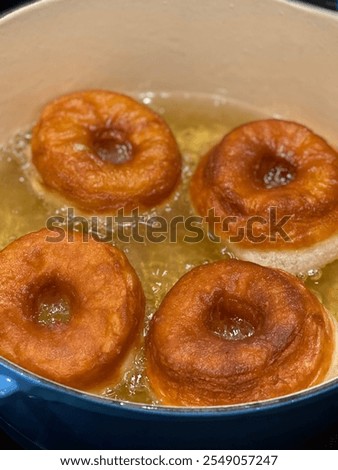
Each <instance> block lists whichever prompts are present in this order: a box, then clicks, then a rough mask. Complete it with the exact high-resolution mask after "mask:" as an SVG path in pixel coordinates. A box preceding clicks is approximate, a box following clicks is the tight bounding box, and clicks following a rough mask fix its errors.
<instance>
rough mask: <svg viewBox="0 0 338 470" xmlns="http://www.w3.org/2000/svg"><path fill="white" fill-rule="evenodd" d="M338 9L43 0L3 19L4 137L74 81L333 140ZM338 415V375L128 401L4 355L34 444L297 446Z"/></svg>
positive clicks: (8, 405)
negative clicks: (216, 396)
mask: <svg viewBox="0 0 338 470" xmlns="http://www.w3.org/2000/svg"><path fill="white" fill-rule="evenodd" d="M337 44H338V17H337V16H335V14H334V13H329V12H324V11H321V10H319V9H315V8H310V7H305V6H301V5H300V4H298V3H296V2H288V1H285V0H255V2H253V1H252V0H241V2H233V1H228V0H210V1H208V2H205V1H199V0H194V1H189V2H182V1H181V0H171V1H170V2H167V1H163V2H162V1H158V0H129V1H128V2H126V1H124V0H114V1H111V0H100V1H97V0H86V2H83V1H82V0H71V1H70V0H57V1H55V0H42V1H38V2H35V3H32V4H30V5H28V6H25V7H23V8H21V9H19V10H17V11H14V12H12V13H10V14H8V15H5V16H3V17H2V18H1V19H0V62H1V74H0V109H1V126H0V143H2V142H6V141H7V140H8V138H9V137H10V136H11V135H13V133H14V132H15V131H16V130H17V129H25V128H26V127H27V126H29V125H31V123H32V122H34V120H36V118H37V116H38V112H39V110H40V108H41V104H42V103H46V102H48V100H50V99H52V98H54V97H55V96H59V95H61V94H63V93H67V92H69V91H73V90H80V89H86V88H93V87H96V88H107V89H115V90H122V91H123V90H125V91H127V92H128V91H129V90H132V91H134V92H138V91H147V90H150V91H156V90H157V91H161V90H166V91H175V90H183V91H189V92H198V93H206V94H210V93H214V94H215V93H216V94H221V95H222V96H231V97H232V98H234V99H238V100H240V101H242V102H245V103H248V104H250V105H252V106H253V107H255V108H257V109H262V110H263V111H264V112H266V113H270V114H273V113H274V112H276V110H278V111H279V112H281V113H282V114H283V116H285V117H289V116H290V117H292V118H293V119H294V120H299V121H300V122H304V123H307V122H312V121H315V122H316V123H317V130H318V132H319V133H320V132H321V131H324V130H325V132H323V133H324V134H325V135H326V136H327V138H328V139H330V138H331V137H332V141H334V139H335V133H336V123H337V122H338V87H337V75H336V73H335V72H336V70H335V69H334V67H336V64H337V63H338V48H337V47H336V45H337ZM337 422H338V380H333V381H331V382H329V383H326V384H323V385H321V386H318V387H316V388H313V389H309V390H306V391H304V392H301V393H298V394H296V395H293V396H288V397H284V398H281V399H277V400H271V401H266V402H263V403H255V404H248V405H240V406H231V407H219V408H204V409H203V408H198V409H197V408H186V409H182V408H169V407H153V406H142V405H137V404H128V403H120V402H117V401H112V400H108V399H105V398H101V397H97V396H92V395H89V394H85V393H82V392H79V391H75V390H71V389H68V388H66V387H63V386H59V385H57V384H54V383H52V382H49V381H47V380H44V379H42V378H39V377H37V376H35V375H33V374H31V373H29V372H27V371H24V370H22V369H20V368H18V367H17V366H15V365H13V364H11V363H9V362H7V361H6V360H2V359H0V426H1V427H2V428H3V429H4V430H5V431H6V432H7V433H8V434H9V435H10V436H12V437H13V438H14V439H16V440H17V441H18V442H19V443H20V444H21V445H23V446H24V447H26V448H45V449H68V448H70V449H77V448H86V449H112V448H113V449H114V448H119V449H133V448H138V449H140V448H142V449H148V448H149V449H152V448H159V449H160V448H162V449H163V448H164V449H170V448H176V449H179V448H183V449H184V448H198V449H203V448H210V449H212V448H287V447H293V448H294V447H299V446H302V443H304V442H305V441H306V440H308V439H309V438H310V436H311V435H314V434H318V433H319V432H320V431H321V430H323V429H326V428H327V427H328V426H329V425H330V424H334V423H337Z"/></svg>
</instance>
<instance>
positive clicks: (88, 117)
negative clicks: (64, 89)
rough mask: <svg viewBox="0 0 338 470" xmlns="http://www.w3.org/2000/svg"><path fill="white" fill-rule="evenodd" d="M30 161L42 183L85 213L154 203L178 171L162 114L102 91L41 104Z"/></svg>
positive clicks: (178, 161)
mask: <svg viewBox="0 0 338 470" xmlns="http://www.w3.org/2000/svg"><path fill="white" fill-rule="evenodd" d="M32 160H33V163H34V165H35V167H36V168H37V170H38V172H39V173H40V175H41V177H42V180H43V183H44V184H45V186H46V187H48V188H50V189H52V190H55V191H56V192H58V193H59V194H61V195H63V196H64V197H65V198H66V199H68V200H69V201H71V202H73V203H74V204H76V205H77V206H78V207H80V208H81V209H83V210H85V211H87V212H107V211H112V212H116V211H117V210H118V209H119V208H124V209H125V210H127V211H130V210H132V209H134V208H136V207H140V208H141V209H145V208H150V207H153V206H155V205H158V204H160V203H162V202H163V201H164V199H166V198H167V197H168V196H169V195H170V194H171V193H172V191H173V189H174V187H175V186H176V184H177V182H178V180H179V177H180V172H181V156H180V154H179V150H178V147H177V144H176V141H175V139H174V137H173V135H172V133H171V131H170V129H169V127H168V126H167V125H166V123H165V122H164V121H163V119H162V118H161V117H160V116H158V115H157V114H156V113H155V112H154V111H152V110H151V109H149V108H148V107H146V106H145V105H143V104H140V103H138V102H136V101H135V100H133V99H132V98H129V97H128V96H124V95H120V94H117V93H113V92H110V91H103V90H91V91H83V92H79V93H73V94H71V95H66V96H62V97H61V98H59V99H56V100H55V101H53V102H51V103H50V104H48V105H47V106H46V107H45V109H44V110H43V112H42V114H41V117H40V120H39V122H38V123H37V125H36V126H35V128H34V131H33V137H32Z"/></svg>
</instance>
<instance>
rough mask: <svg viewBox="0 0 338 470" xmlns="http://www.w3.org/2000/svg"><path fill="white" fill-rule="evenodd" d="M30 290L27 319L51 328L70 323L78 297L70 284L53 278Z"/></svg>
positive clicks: (26, 312)
mask: <svg viewBox="0 0 338 470" xmlns="http://www.w3.org/2000/svg"><path fill="white" fill-rule="evenodd" d="M28 290H29V294H28V301H27V308H26V311H25V314H26V317H28V318H29V319H30V320H32V321H33V322H35V323H37V324H40V325H44V326H49V327H51V326H54V325H60V326H61V325H66V324H67V323H69V322H70V320H71V318H72V313H73V310H74V306H75V302H76V300H75V298H76V296H75V293H74V292H73V289H72V287H71V285H70V284H69V283H68V282H66V281H63V280H60V279H58V278H53V277H52V278H49V279H45V280H43V281H42V282H41V283H37V284H35V285H34V286H31V288H30V289H28Z"/></svg>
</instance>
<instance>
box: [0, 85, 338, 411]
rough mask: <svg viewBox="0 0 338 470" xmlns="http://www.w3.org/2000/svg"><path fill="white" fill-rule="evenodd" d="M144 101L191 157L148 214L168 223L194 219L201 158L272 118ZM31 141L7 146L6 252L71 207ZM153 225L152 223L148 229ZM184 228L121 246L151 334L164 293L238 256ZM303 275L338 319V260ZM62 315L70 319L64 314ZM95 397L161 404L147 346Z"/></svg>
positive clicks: (1, 169) (212, 100)
mask: <svg viewBox="0 0 338 470" xmlns="http://www.w3.org/2000/svg"><path fill="white" fill-rule="evenodd" d="M138 99H139V100H140V101H143V103H145V104H147V105H149V106H150V107H152V108H153V109H154V110H155V111H157V112H158V113H159V114H161V115H162V116H163V117H164V119H165V120H166V121H167V123H168V124H169V126H170V127H171V129H172V131H173V133H174V135H175V137H176V139H177V142H178V144H179V147H180V150H181V153H182V156H183V173H182V182H181V184H180V185H179V187H178V188H177V190H176V192H175V194H174V195H173V196H172V198H171V199H170V200H168V201H167V203H166V204H165V205H163V206H161V207H160V208H157V209H156V210H155V209H154V210H152V211H149V213H148V214H147V216H148V217H151V216H154V215H160V216H163V217H165V218H166V219H167V220H168V221H170V220H172V218H173V217H175V216H178V215H183V216H189V215H194V213H193V211H192V208H191V206H190V203H189V198H188V191H187V188H188V182H189V179H190V176H191V174H192V173H193V171H194V169H195V167H196V164H197V162H198V160H199V158H200V157H201V156H203V155H204V154H205V153H206V152H207V151H208V150H209V149H210V148H211V147H212V146H213V145H215V144H216V143H217V142H218V141H219V140H220V139H221V138H222V136H223V135H224V134H225V133H227V132H229V131H230V130H231V129H233V128H234V127H236V126H238V125H240V124H243V123H245V122H248V121H252V120H255V119H260V118H262V117H266V116H263V115H262V114H261V113H259V112H257V111H255V110H252V109H249V108H246V107H243V106H241V105H239V104H236V103H232V102H227V101H225V100H223V99H220V98H217V97H213V96H203V95H189V94H175V95H168V94H160V95H154V94H153V93H144V94H142V95H139V96H138ZM314 127H315V126H314ZM30 137H31V135H30V132H23V133H20V134H18V135H16V136H14V137H13V139H12V140H11V141H10V142H9V143H8V144H7V145H6V146H4V147H2V148H0V182H1V184H0V199H1V201H2V203H1V205H0V217H1V221H2V227H1V231H0V249H1V248H3V247H5V246H6V245H7V244H8V243H10V242H11V241H13V240H14V239H16V238H18V237H20V236H21V235H24V234H25V233H28V232H31V231H34V230H38V229H39V228H41V227H43V226H45V224H46V220H47V219H48V218H49V217H51V216H54V215H60V214H61V215H62V214H63V215H65V214H66V210H67V208H66V207H65V205H64V203H63V202H61V199H60V200H58V199H57V198H51V197H49V194H48V193H47V192H45V193H43V192H40V193H39V192H37V191H36V189H34V185H33V184H32V181H33V179H32V168H31V164H30V161H29V142H30ZM145 227H146V223H145V225H144V230H145ZM177 228H178V234H177V242H176V243H172V242H171V243H170V242H169V240H168V239H166V240H164V241H162V242H161V243H153V242H150V241H145V242H143V243H138V242H136V241H134V242H130V243H125V242H122V241H119V240H116V239H115V240H114V241H113V244H115V245H117V246H118V247H119V248H121V249H122V250H123V251H124V252H125V254H126V255H127V257H128V258H129V260H130V262H131V264H132V265H133V266H134V268H135V269H136V271H137V273H138V275H139V276H140V279H141V282H142V285H143V288H144V291H145V295H146V300H147V311H146V321H145V325H144V334H145V333H146V331H147V328H148V324H149V319H150V318H151V317H152V315H153V314H154V312H155V311H156V309H157V308H158V307H159V305H160V303H161V300H162V299H163V297H164V295H165V294H166V293H167V292H168V290H169V289H170V288H171V287H172V286H173V284H174V283H175V282H176V281H177V280H178V279H179V278H180V277H181V276H182V275H183V274H184V273H186V272H187V271H189V270H190V269H191V268H193V267H194V266H197V265H200V264H203V263H209V262H211V261H214V260H218V259H226V258H229V257H232V254H231V253H230V252H229V251H228V249H227V248H226V247H225V246H224V245H223V244H221V243H216V242H214V241H212V239H210V238H209V237H208V236H207V234H206V233H205V236H204V239H203V240H201V241H199V242H198V243H186V242H184V241H183V237H184V235H186V231H185V229H184V228H183V226H182V224H181V225H178V226H177ZM105 229H106V227H105V221H104V219H101V222H100V224H99V228H98V229H97V230H98V231H99V232H102V233H104V232H105ZM128 230H129V231H131V230H132V227H129V228H128V227H126V233H127V234H128ZM141 230H142V228H141ZM300 277H301V278H302V279H303V280H304V281H305V282H306V284H307V286H308V287H309V288H310V289H312V290H313V291H314V292H315V294H316V295H317V296H318V297H319V298H320V300H322V302H323V303H324V305H325V306H326V307H327V308H328V309H329V310H330V311H331V312H332V313H333V314H334V315H335V316H336V317H338V262H335V263H332V264H331V265H329V266H327V267H326V268H325V269H324V270H323V272H320V271H318V270H313V271H312V272H309V273H300ZM53 308H54V310H55V311H57V313H58V314H60V308H58V305H56V306H55V304H53V305H52V306H51V308H48V306H45V305H44V306H43V307H42V310H41V312H40V313H41V315H40V317H41V318H40V321H41V323H48V322H53V321H54V320H55V318H54V317H53V311H52V309H53ZM61 310H62V312H61V314H64V309H61ZM216 333H217V334H222V335H224V336H226V337H228V338H232V339H239V338H241V337H242V335H243V334H244V335H246V336H249V335H251V334H252V331H251V330H250V328H249V327H248V325H244V326H243V324H242V322H241V320H240V319H236V318H234V319H233V321H232V323H231V325H230V327H229V326H228V328H227V329H226V330H224V331H217V332H216ZM95 392H96V393H102V394H103V395H105V396H107V397H111V398H115V399H118V400H127V401H133V402H140V403H155V402H156V401H154V399H153V397H152V396H151V393H150V391H149V387H148V383H147V378H146V376H145V374H144V357H143V348H141V349H140V350H139V351H138V353H137V355H136V357H135V358H134V360H133V361H132V362H131V364H130V366H129V367H128V369H127V370H126V372H125V374H124V378H123V380H122V381H121V383H120V384H119V385H118V386H115V387H109V386H108V387H107V388H106V389H105V390H100V391H97V390H95Z"/></svg>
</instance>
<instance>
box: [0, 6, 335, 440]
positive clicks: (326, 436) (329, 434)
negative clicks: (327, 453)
mask: <svg viewBox="0 0 338 470" xmlns="http://www.w3.org/2000/svg"><path fill="white" fill-rule="evenodd" d="M24 3H29V2H27V1H17V0H11V1H10V0H1V5H0V14H1V13H2V12H3V11H6V10H8V9H12V8H15V7H16V6H18V5H20V4H24ZM306 3H309V4H312V5H316V6H320V7H326V8H329V9H331V10H337V9H338V7H337V6H338V3H337V0H306ZM304 448H306V449H338V423H337V425H336V426H334V427H332V428H329V429H327V430H326V432H325V433H323V434H320V435H318V436H316V437H315V438H314V439H312V440H310V441H308V442H307V443H306V445H305V446H304ZM0 449H21V447H20V446H19V445H18V444H16V443H15V442H14V441H13V440H12V439H10V438H9V437H8V436H7V435H6V434H4V433H3V432H2V431H1V430H0Z"/></svg>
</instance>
